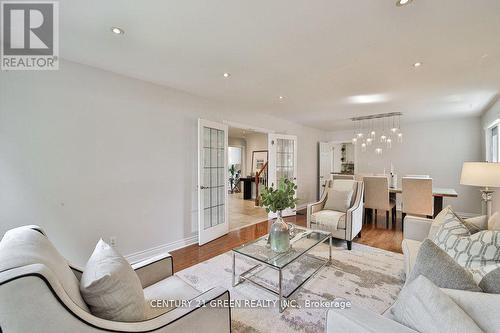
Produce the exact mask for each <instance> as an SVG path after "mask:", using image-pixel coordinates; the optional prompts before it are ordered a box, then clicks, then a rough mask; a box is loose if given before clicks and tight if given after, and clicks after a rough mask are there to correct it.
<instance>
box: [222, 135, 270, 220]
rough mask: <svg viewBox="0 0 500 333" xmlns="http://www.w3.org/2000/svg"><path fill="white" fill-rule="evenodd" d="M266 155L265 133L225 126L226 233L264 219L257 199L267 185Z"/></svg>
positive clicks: (265, 216) (266, 136)
mask: <svg viewBox="0 0 500 333" xmlns="http://www.w3.org/2000/svg"><path fill="white" fill-rule="evenodd" d="M268 156H269V154H268V133H267V132H265V131H259V130H255V129H249V128H247V127H237V126H234V125H229V129H228V165H227V169H228V189H229V190H228V206H229V207H228V208H229V214H228V219H229V230H235V229H240V228H242V227H246V226H249V225H252V224H255V223H258V222H262V221H265V220H267V213H266V210H265V209H264V208H262V207H260V206H259V200H258V198H259V193H260V192H261V190H262V188H263V187H264V186H267V182H268V158H269V157H268Z"/></svg>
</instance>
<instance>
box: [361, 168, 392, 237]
mask: <svg viewBox="0 0 500 333" xmlns="http://www.w3.org/2000/svg"><path fill="white" fill-rule="evenodd" d="M363 182H364V184H365V222H366V209H367V208H369V209H372V210H373V211H374V214H375V224H376V223H377V212H378V210H383V211H385V223H386V228H387V229H389V212H391V220H392V224H393V226H394V225H395V223H396V202H395V200H391V197H390V193H389V179H388V178H387V176H369V177H364V178H363ZM372 216H373V215H372Z"/></svg>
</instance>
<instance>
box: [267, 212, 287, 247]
mask: <svg viewBox="0 0 500 333" xmlns="http://www.w3.org/2000/svg"><path fill="white" fill-rule="evenodd" d="M277 214H278V217H277V218H276V221H274V223H273V224H272V225H271V231H269V239H270V241H271V242H270V243H271V250H273V251H274V252H277V253H282V252H286V251H288V250H289V249H290V228H289V226H288V224H286V223H285V221H283V217H282V213H281V211H279V212H278V213H277Z"/></svg>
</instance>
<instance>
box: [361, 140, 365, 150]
mask: <svg viewBox="0 0 500 333" xmlns="http://www.w3.org/2000/svg"><path fill="white" fill-rule="evenodd" d="M361 151H366V143H364V142H363V143H362V144H361Z"/></svg>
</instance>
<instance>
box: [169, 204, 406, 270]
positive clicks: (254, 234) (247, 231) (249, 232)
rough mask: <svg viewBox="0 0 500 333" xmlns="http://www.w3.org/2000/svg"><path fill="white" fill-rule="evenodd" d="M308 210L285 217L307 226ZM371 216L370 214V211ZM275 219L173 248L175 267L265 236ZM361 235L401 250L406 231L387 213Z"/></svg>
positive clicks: (367, 241)
mask: <svg viewBox="0 0 500 333" xmlns="http://www.w3.org/2000/svg"><path fill="white" fill-rule="evenodd" d="M305 214H306V212H305V210H302V211H299V212H298V214H297V216H292V217H286V218H285V220H286V221H287V222H290V223H294V224H296V225H299V226H306V215H305ZM368 217H369V215H368ZM271 223H272V221H269V220H268V221H263V222H259V223H257V224H253V225H251V226H248V227H244V228H241V229H238V230H234V231H230V232H229V233H228V234H227V235H224V236H222V237H220V238H218V239H216V240H214V241H212V242H210V243H208V244H205V245H202V246H198V244H193V245H189V246H186V247H184V248H181V249H178V250H175V251H172V252H171V255H172V257H173V259H174V271H175V272H178V271H180V270H183V269H185V268H188V267H190V266H193V265H196V264H198V263H200V262H203V261H205V260H208V259H210V258H213V257H215V256H218V255H219V254H222V253H224V252H227V251H230V250H231V249H233V248H234V247H237V246H239V245H241V244H244V243H246V242H248V241H251V240H253V239H256V238H258V237H261V236H263V235H265V234H267V233H268V230H269V226H270V225H271ZM361 236H362V237H361V238H356V239H355V240H354V241H355V242H357V243H361V244H365V245H369V246H373V247H377V248H380V249H384V250H388V251H392V252H399V253H401V241H402V240H403V232H402V231H401V217H400V216H398V218H397V219H396V224H395V225H394V226H392V225H389V229H387V228H386V223H385V215H384V216H382V215H379V216H378V217H377V219H376V222H375V219H371V218H370V217H369V218H368V219H367V223H366V224H365V225H363V229H362V231H361Z"/></svg>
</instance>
